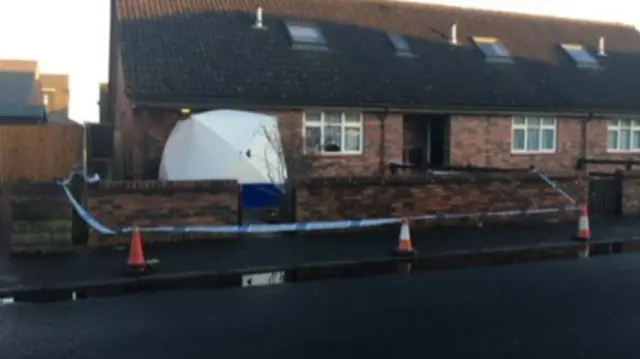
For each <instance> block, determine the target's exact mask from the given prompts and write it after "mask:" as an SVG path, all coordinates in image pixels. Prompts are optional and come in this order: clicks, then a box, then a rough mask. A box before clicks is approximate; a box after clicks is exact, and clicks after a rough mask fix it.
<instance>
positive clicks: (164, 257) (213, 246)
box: [0, 218, 640, 288]
mask: <svg viewBox="0 0 640 359" xmlns="http://www.w3.org/2000/svg"><path fill="white" fill-rule="evenodd" d="M591 227H592V231H593V240H602V239H608V238H624V239H629V238H631V237H633V236H637V235H638V233H640V224H639V222H638V220H637V218H618V219H601V220H592V223H591ZM399 230H400V228H399V226H398V225H394V226H387V227H384V228H376V229H375V230H369V231H349V232H346V233H324V232H320V233H319V234H315V235H306V236H297V237H288V236H274V237H267V238H265V237H259V236H258V237H256V236H253V237H248V238H244V239H240V240H238V239H234V240H217V241H207V242H195V243H194V242H191V243H171V244H165V245H153V246H149V245H147V246H145V254H146V256H147V258H157V259H158V260H159V261H160V271H161V272H162V273H180V272H190V271H220V270H230V269H247V268H256V267H264V266H297V265H303V264H309V263H319V262H330V261H341V260H367V259H373V258H381V257H386V256H389V255H391V254H392V252H393V250H394V249H395V248H397V241H398V234H399ZM575 233H576V223H574V222H564V223H531V224H527V225H523V224H517V223H516V224H493V225H490V224H485V225H484V226H483V227H482V228H480V227H478V226H474V225H472V226H458V227H453V226H452V227H432V228H412V230H411V238H412V240H413V245H414V246H415V248H416V249H417V250H418V251H419V252H420V253H421V254H439V253H445V252H453V251H465V250H466V251H477V250H489V249H497V248H505V247H513V246H533V245H536V244H539V243H558V242H566V241H570V240H571V238H572V236H574V235H575ZM126 257H127V252H126V248H123V250H121V251H107V252H101V253H91V254H87V255H78V256H52V257H35V258H32V257H26V258H13V259H12V260H11V261H8V262H7V261H5V263H3V261H0V288H2V287H3V286H15V285H17V284H22V285H25V286H39V285H55V284H62V283H69V282H76V281H93V280H106V279H113V278H120V277H121V275H120V272H121V271H122V269H123V268H124V265H125V262H126Z"/></svg>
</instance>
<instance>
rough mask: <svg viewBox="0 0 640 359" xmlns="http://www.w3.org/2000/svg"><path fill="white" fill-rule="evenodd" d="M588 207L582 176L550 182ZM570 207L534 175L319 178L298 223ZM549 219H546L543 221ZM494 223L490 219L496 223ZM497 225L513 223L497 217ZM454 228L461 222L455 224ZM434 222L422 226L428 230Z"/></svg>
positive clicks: (301, 189) (303, 195)
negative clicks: (504, 221)
mask: <svg viewBox="0 0 640 359" xmlns="http://www.w3.org/2000/svg"><path fill="white" fill-rule="evenodd" d="M552 179H553V180H554V181H556V182H557V183H558V185H559V186H560V187H561V188H563V190H565V191H566V192H567V193H569V195H571V196H572V197H573V198H575V199H576V200H577V201H578V202H579V203H580V204H584V200H585V199H586V194H587V189H588V177H587V176H586V175H583V174H582V173H579V172H570V173H561V174H556V175H554V176H552ZM569 204H571V203H570V202H569V201H568V200H567V199H566V198H564V197H563V196H561V195H560V194H559V193H558V192H557V191H556V190H554V189H553V188H551V186H550V185H549V184H547V183H546V182H544V181H543V180H542V179H541V178H539V177H538V176H537V175H535V174H522V173H501V174H497V173H487V174H484V173H482V174H480V173H474V174H469V173H467V174H455V175H448V176H430V177H426V176H410V177H408V176H401V177H389V178H377V179H376V178H318V179H311V180H309V181H307V182H306V183H304V184H301V185H299V186H298V188H297V214H298V220H299V221H320V220H340V219H360V218H381V217H403V216H415V215H424V214H428V213H436V212H444V213H469V212H486V211H506V210H518V209H525V208H532V209H533V208H548V207H559V206H564V205H569ZM545 217H546V218H545ZM577 217H578V213H577V212H571V213H567V214H564V215H558V214H553V215H550V216H544V215H536V216H527V217H523V219H524V220H539V219H541V218H545V219H549V218H554V219H576V218H577ZM493 219H494V218H492V220H493ZM495 220H511V221H513V220H514V218H510V217H498V218H495ZM455 222H456V223H457V222H459V221H455ZM433 223H436V222H434V221H420V222H419V223H416V225H428V224H433Z"/></svg>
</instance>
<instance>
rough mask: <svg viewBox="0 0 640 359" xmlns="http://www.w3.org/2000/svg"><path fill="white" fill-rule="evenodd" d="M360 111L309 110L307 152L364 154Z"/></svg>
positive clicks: (306, 131)
mask: <svg viewBox="0 0 640 359" xmlns="http://www.w3.org/2000/svg"><path fill="white" fill-rule="evenodd" d="M362 123H363V120H362V114H361V113H359V112H334V111H322V112H320V111H309V112H306V113H305V115H304V143H305V152H306V153H321V154H331V153H336V154H362V148H363V136H362V132H363V128H362V127H363V126H362Z"/></svg>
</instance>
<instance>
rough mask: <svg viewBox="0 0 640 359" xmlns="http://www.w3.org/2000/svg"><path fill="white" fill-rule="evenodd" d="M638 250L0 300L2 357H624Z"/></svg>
mask: <svg viewBox="0 0 640 359" xmlns="http://www.w3.org/2000/svg"><path fill="white" fill-rule="evenodd" d="M639 288H640V255H638V254H622V255H616V256H605V257H598V258H591V259H588V260H581V261H577V260H573V261H555V262H539V263H535V264H528V265H520V266H511V267H503V268H476V269H464V270H452V271H436V272H423V273H420V274H411V275H393V276H379V277H370V278H364V279H362V278H361V279H347V280H330V281H322V282H311V283H301V284H291V285H289V284H285V285H277V286H269V287H255V288H234V289H227V290H218V291H175V292H162V293H155V294H140V295H132V296H127V297H119V298H109V299H86V300H78V301H75V302H59V303H53V304H44V305H34V304H13V305H5V306H0V348H2V354H3V356H4V357H7V358H24V359H29V358H51V359H56V358H61V359H66V358H87V359H92V358H95V359H102V358H104V359H106V358H120V359H126V358H141V357H145V358H154V359H163V358H167V359H169V358H207V357H218V358H225V359H234V358H242V359H250V358H280V359H289V358H291V359H298V358H305V359H314V358H318V359H325V358H355V357H358V358H360V357H362V358H368V359H376V358H382V359H389V358H493V359H502V358H504V359H514V358H545V359H555V358H558V359H566V358H582V359H601V358H616V359H626V358H630V359H635V358H637V357H638V353H639V352H640V341H638V334H637V333H638V331H639V330H640V307H639V306H638V303H640V289H639Z"/></svg>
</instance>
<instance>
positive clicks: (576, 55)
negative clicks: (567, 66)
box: [561, 44, 599, 68]
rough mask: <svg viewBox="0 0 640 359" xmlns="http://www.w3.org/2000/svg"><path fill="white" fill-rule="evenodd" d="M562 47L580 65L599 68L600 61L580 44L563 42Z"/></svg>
mask: <svg viewBox="0 0 640 359" xmlns="http://www.w3.org/2000/svg"><path fill="white" fill-rule="evenodd" d="M561 46H562V49H563V50H564V51H565V52H566V53H567V54H568V55H569V56H570V57H571V58H572V59H573V61H575V62H576V64H577V65H578V67H584V68H598V67H599V63H598V60H596V58H595V57H593V56H591V54H590V53H589V52H588V51H587V50H586V49H585V48H584V47H583V46H582V45H580V44H562V45H561Z"/></svg>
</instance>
